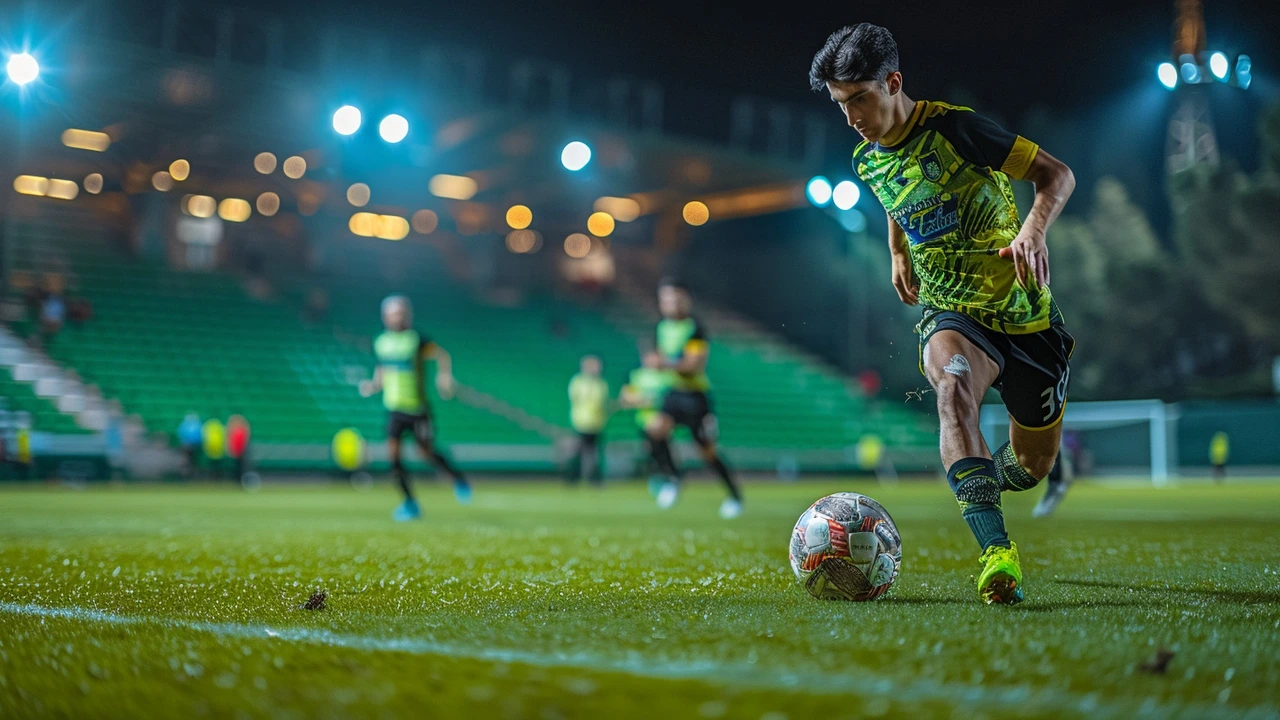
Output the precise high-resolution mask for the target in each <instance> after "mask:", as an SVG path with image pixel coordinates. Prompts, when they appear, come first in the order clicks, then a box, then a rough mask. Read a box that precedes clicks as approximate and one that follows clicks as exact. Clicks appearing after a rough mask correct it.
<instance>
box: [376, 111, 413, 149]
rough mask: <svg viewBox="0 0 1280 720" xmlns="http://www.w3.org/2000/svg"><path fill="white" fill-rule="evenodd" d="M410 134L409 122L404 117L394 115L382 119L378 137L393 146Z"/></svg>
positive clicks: (379, 124)
mask: <svg viewBox="0 0 1280 720" xmlns="http://www.w3.org/2000/svg"><path fill="white" fill-rule="evenodd" d="M408 134H409V121H408V120H406V119H404V116H403V115H396V114H395V113H392V114H390V115H388V116H386V117H384V118H382V122H380V123H378V135H380V136H382V139H383V140H386V141H387V142H389V143H391V144H393V145H394V144H395V143H398V142H400V141H401V140H404V139H405V136H407V135H408Z"/></svg>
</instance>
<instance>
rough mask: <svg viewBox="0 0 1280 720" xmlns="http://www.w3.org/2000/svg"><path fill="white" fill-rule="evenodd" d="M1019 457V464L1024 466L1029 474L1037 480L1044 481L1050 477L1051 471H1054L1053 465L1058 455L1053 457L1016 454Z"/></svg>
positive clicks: (1054, 454)
mask: <svg viewBox="0 0 1280 720" xmlns="http://www.w3.org/2000/svg"><path fill="white" fill-rule="evenodd" d="M1016 454H1017V456H1018V464H1019V465H1021V466H1022V469H1023V470H1026V471H1027V474H1028V475H1030V476H1031V477H1033V478H1036V479H1037V480H1043V479H1044V478H1046V477H1048V476H1049V471H1050V470H1053V463H1054V461H1055V460H1057V457H1058V455H1057V453H1053V454H1052V455H1045V454H1032V453H1016Z"/></svg>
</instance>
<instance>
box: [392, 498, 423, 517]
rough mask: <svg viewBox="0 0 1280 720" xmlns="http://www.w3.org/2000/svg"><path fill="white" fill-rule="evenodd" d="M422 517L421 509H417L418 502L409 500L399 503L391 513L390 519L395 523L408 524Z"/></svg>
mask: <svg viewBox="0 0 1280 720" xmlns="http://www.w3.org/2000/svg"><path fill="white" fill-rule="evenodd" d="M420 517H422V509H421V508H419V507H418V501H417V500H414V499H413V498H409V499H407V500H405V501H404V502H402V503H400V506H399V507H397V508H396V509H395V511H394V512H392V513H391V518H392V519H393V520H395V521H396V522H409V521H410V520H417V519H418V518H420Z"/></svg>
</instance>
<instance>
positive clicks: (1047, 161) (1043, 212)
mask: <svg viewBox="0 0 1280 720" xmlns="http://www.w3.org/2000/svg"><path fill="white" fill-rule="evenodd" d="M1022 179H1024V180H1027V181H1030V182H1031V183H1033V184H1034V185H1035V186H1036V199H1035V202H1034V203H1033V204H1032V205H1031V212H1030V213H1028V214H1027V219H1026V221H1025V222H1023V223H1022V230H1021V231H1019V232H1018V237H1016V238H1014V240H1013V242H1012V243H1011V244H1010V245H1009V247H1008V248H1005V249H1004V250H1001V251H1000V256H1001V257H1004V258H1010V259H1012V260H1013V265H1014V269H1015V271H1016V272H1017V274H1018V281H1019V282H1022V283H1023V284H1024V285H1025V284H1026V282H1027V277H1028V275H1030V277H1031V279H1033V280H1034V281H1036V282H1038V283H1039V284H1041V285H1048V284H1049V250H1048V248H1047V247H1046V246H1045V233H1046V232H1048V230H1049V226H1050V225H1052V224H1053V221H1054V220H1057V219H1058V215H1059V214H1060V213H1061V212H1062V208H1063V206H1065V205H1066V204H1067V199H1068V198H1070V197H1071V191H1072V190H1075V188H1076V176H1075V175H1074V174H1072V172H1071V168H1069V167H1067V166H1066V164H1064V163H1063V162H1062V161H1061V160H1059V159H1057V158H1055V157H1054V156H1052V155H1050V154H1049V153H1047V152H1045V151H1044V150H1040V151H1039V152H1037V153H1036V156H1035V159H1033V160H1032V161H1031V165H1030V166H1029V167H1028V168H1027V171H1026V173H1025V174H1024V175H1023V176H1022Z"/></svg>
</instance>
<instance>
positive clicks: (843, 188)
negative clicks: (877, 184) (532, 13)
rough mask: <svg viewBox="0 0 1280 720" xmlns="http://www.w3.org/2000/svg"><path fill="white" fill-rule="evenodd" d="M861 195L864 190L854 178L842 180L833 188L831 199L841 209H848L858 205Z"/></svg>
mask: <svg viewBox="0 0 1280 720" xmlns="http://www.w3.org/2000/svg"><path fill="white" fill-rule="evenodd" d="M860 197H862V191H861V190H859V189H858V186H857V185H855V184H854V183H853V181H852V180H842V181H841V182H839V183H836V186H835V188H833V189H832V190H831V200H832V201H833V202H834V203H835V204H836V207H838V208H840V209H841V210H848V209H849V208H851V207H853V206H854V205H857V204H858V198H860Z"/></svg>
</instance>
